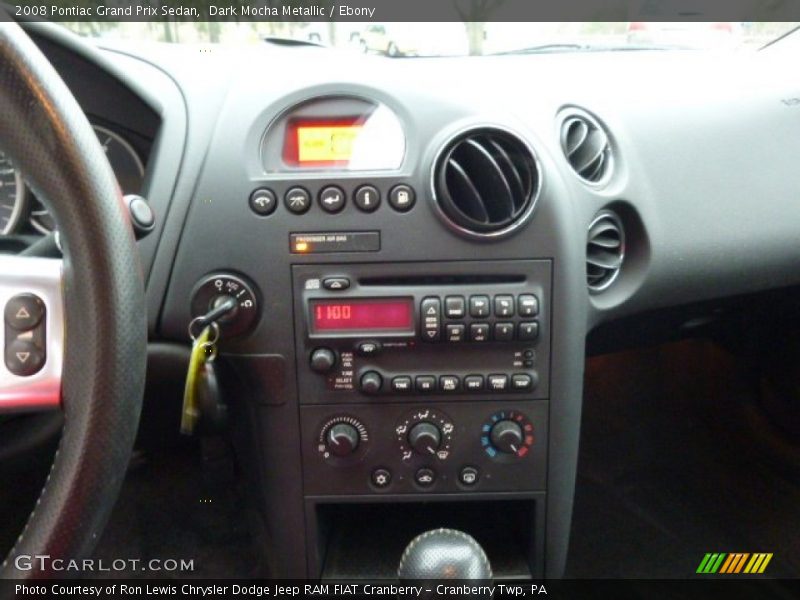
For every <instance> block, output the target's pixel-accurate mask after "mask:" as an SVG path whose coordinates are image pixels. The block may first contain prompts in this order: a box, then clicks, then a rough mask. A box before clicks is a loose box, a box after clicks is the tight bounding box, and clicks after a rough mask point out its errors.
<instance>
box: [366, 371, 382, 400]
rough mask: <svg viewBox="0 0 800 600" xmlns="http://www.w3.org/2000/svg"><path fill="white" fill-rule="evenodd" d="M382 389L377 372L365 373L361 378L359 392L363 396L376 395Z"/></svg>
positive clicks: (380, 379) (379, 375)
mask: <svg viewBox="0 0 800 600" xmlns="http://www.w3.org/2000/svg"><path fill="white" fill-rule="evenodd" d="M382 387H383V377H381V374H380V373H378V372H377V371H367V372H366V373H364V374H363V375H362V376H361V391H362V392H364V393H365V394H377V393H378V392H380V391H381V388H382Z"/></svg>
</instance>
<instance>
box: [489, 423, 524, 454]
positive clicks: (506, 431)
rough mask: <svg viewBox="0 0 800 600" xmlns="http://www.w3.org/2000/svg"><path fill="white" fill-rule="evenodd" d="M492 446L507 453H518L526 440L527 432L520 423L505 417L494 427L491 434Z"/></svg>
mask: <svg viewBox="0 0 800 600" xmlns="http://www.w3.org/2000/svg"><path fill="white" fill-rule="evenodd" d="M489 437H490V438H491V440H492V446H494V447H495V448H497V450H499V451H500V452H503V453H505V454H516V453H517V452H519V449H520V448H522V446H523V443H524V442H525V434H524V433H523V431H522V427H520V425H519V423H517V422H516V421H511V420H508V419H504V420H502V421H498V422H497V423H495V424H494V426H493V427H492V431H491V433H490V434H489Z"/></svg>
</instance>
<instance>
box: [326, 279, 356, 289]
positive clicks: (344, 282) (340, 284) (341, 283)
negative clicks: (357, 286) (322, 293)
mask: <svg viewBox="0 0 800 600" xmlns="http://www.w3.org/2000/svg"><path fill="white" fill-rule="evenodd" d="M322 287H324V288H325V289H326V290H330V291H332V292H340V291H342V290H346V289H347V288H349V287H350V280H349V279H348V278H347V277H328V278H327V279H323V281H322Z"/></svg>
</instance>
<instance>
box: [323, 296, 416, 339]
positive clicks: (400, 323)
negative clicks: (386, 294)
mask: <svg viewBox="0 0 800 600" xmlns="http://www.w3.org/2000/svg"><path fill="white" fill-rule="evenodd" d="M413 302H414V301H413V299H412V298H376V299H370V300H366V299H365V300H361V299H358V300H311V301H310V304H311V330H312V332H314V333H319V332H330V333H336V332H359V333H380V332H412V331H413V329H414V307H413Z"/></svg>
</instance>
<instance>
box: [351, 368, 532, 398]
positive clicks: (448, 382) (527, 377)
mask: <svg viewBox="0 0 800 600" xmlns="http://www.w3.org/2000/svg"><path fill="white" fill-rule="evenodd" d="M538 380H539V378H538V375H537V374H536V373H535V372H533V373H513V374H511V375H509V374H507V373H492V374H489V375H479V374H473V375H467V376H465V377H464V378H463V380H462V378H461V377H459V376H458V375H439V376H438V377H437V376H436V375H417V376H416V377H413V376H411V375H397V376H395V377H392V379H391V380H390V382H389V388H390V391H392V392H394V393H397V394H408V393H411V392H413V391H417V392H419V393H422V394H432V393H435V392H437V391H438V392H441V393H446V394H447V393H456V392H459V391H464V392H484V391H486V392H493V393H501V392H529V391H531V390H533V388H535V387H536V384H537V383H538ZM381 383H382V377H381V376H380V375H379V374H378V373H377V372H375V371H369V372H367V373H365V374H364V375H363V376H362V378H361V390H362V391H364V392H366V393H369V394H377V393H379V392H380V391H381Z"/></svg>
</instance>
